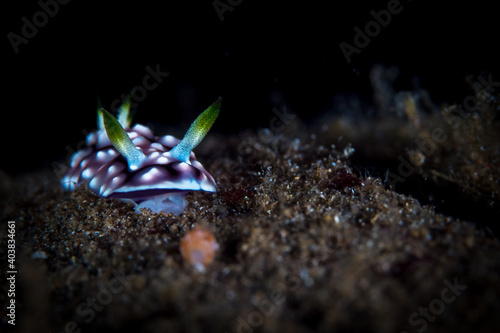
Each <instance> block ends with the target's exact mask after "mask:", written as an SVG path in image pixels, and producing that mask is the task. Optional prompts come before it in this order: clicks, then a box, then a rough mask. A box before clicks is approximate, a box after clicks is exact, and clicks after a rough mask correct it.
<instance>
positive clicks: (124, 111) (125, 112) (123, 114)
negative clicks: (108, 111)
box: [117, 94, 132, 128]
mask: <svg viewBox="0 0 500 333" xmlns="http://www.w3.org/2000/svg"><path fill="white" fill-rule="evenodd" d="M130 96H131V94H130V95H128V96H127V98H126V99H125V100H124V101H123V104H122V105H121V106H120V107H119V108H118V117H117V119H118V122H119V123H120V124H121V125H122V126H123V128H129V127H130V124H131V123H132V116H131V115H130V98H131V97H130Z"/></svg>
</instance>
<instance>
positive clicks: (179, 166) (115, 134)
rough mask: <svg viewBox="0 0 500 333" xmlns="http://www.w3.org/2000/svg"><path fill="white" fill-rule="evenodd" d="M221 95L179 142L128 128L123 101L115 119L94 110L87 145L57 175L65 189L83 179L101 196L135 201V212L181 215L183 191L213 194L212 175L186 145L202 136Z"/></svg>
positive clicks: (127, 106)
mask: <svg viewBox="0 0 500 333" xmlns="http://www.w3.org/2000/svg"><path fill="white" fill-rule="evenodd" d="M220 102H221V98H219V99H218V100H217V101H216V102H215V103H213V104H212V105H211V106H210V107H209V108H208V109H207V110H205V111H204V112H203V113H202V114H201V115H200V116H199V117H198V118H197V119H196V120H195V121H194V122H193V124H192V125H191V127H190V128H189V130H188V132H187V133H186V135H185V136H184V138H183V139H182V140H179V139H177V138H175V137H173V136H171V135H165V136H161V137H157V136H155V135H154V134H153V132H152V131H151V130H150V129H149V128H148V127H146V126H143V125H141V124H136V125H134V126H133V127H132V128H130V121H131V120H130V117H129V109H130V103H129V101H128V100H127V101H125V102H124V104H123V105H122V107H121V108H120V109H119V114H118V120H117V119H115V118H114V117H113V116H111V115H110V114H109V113H108V112H107V111H105V110H104V109H101V108H100V109H98V127H99V129H98V130H97V131H96V132H93V133H90V134H88V135H87V138H86V143H87V147H86V148H84V149H82V150H80V151H78V152H76V153H75V154H74V155H73V156H72V157H71V161H70V168H69V170H68V172H67V173H66V175H65V176H64V177H63V179H62V181H61V182H62V185H63V187H64V188H65V189H67V190H74V189H75V188H76V186H78V185H80V184H81V183H84V182H89V188H90V189H91V190H92V191H93V192H94V193H96V194H98V195H100V196H102V197H106V198H118V199H122V200H126V201H133V202H134V203H136V209H135V210H136V212H137V213H141V209H142V208H149V209H151V210H152V211H153V212H155V213H159V212H160V211H163V212H165V213H173V214H175V215H179V214H181V213H182V212H183V211H184V209H185V208H186V206H187V202H186V200H185V199H184V197H185V196H186V194H187V193H188V192H189V191H206V192H215V191H216V190H217V185H216V184H215V180H214V178H213V177H212V176H211V175H210V174H209V173H208V171H207V170H205V168H204V167H203V165H202V164H201V163H200V162H198V160H197V159H196V156H195V154H194V153H193V152H192V149H193V148H194V147H196V146H197V145H198V144H199V143H200V142H201V140H202V139H203V137H205V135H206V134H207V132H208V130H209V129H210V127H211V126H212V124H213V122H214V121H215V119H216V118H217V115H218V113H219V110H220Z"/></svg>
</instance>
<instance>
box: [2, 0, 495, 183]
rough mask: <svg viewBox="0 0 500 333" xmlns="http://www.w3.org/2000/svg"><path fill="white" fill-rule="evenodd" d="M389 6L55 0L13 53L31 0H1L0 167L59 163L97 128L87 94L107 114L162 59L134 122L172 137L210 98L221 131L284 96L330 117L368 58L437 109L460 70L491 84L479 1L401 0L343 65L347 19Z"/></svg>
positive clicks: (457, 86)
mask: <svg viewBox="0 0 500 333" xmlns="http://www.w3.org/2000/svg"><path fill="white" fill-rule="evenodd" d="M388 2H389V1H377V2H375V1H370V2H355V1H353V2H348V3H347V2H335V3H334V2H331V3H330V2H304V1H301V2H290V1H278V2H273V3H272V4H271V3H269V2H264V1H250V0H244V1H232V3H233V4H237V5H236V6H232V8H233V10H232V11H226V12H224V14H223V17H224V20H223V21H221V19H220V17H219V15H218V14H217V12H216V10H215V8H214V1H211V0H209V1H199V2H192V1H175V2H153V1H141V2H115V3H112V4H110V3H108V2H106V4H103V2H97V1H75V0H74V1H70V2H69V3H67V4H64V5H59V10H58V13H57V14H56V15H55V16H54V17H52V18H49V19H48V21H47V24H46V25H44V26H42V27H40V28H39V29H38V30H39V31H38V33H37V34H36V36H34V37H33V38H30V39H29V41H28V43H27V44H22V45H20V46H19V52H18V53H17V54H16V53H15V52H14V50H13V48H12V46H11V43H10V42H9V39H8V38H7V34H8V33H9V32H13V33H16V34H19V35H21V29H22V26H23V24H24V23H23V21H22V20H21V19H22V17H24V16H25V17H26V18H27V19H28V20H29V21H30V22H33V15H34V14H35V13H37V12H39V11H40V10H41V7H40V4H39V3H38V2H37V1H34V0H29V1H23V2H22V3H16V4H14V5H13V4H12V2H9V3H8V4H4V7H5V8H4V10H3V17H4V18H3V19H2V21H3V22H5V25H4V29H5V30H4V35H3V36H4V37H3V41H4V42H3V46H4V49H3V52H2V53H3V54H4V55H5V57H4V60H3V62H2V64H3V66H4V70H3V73H4V75H2V78H3V80H4V88H3V101H4V103H3V112H2V115H3V121H2V124H3V126H2V131H1V139H2V142H3V147H2V150H3V152H2V165H1V168H0V169H3V170H4V171H6V172H7V173H10V174H16V173H20V172H26V171H30V170H34V169H36V168H40V167H50V165H51V163H52V162H53V161H56V160H62V159H63V158H64V157H65V156H66V155H67V152H66V150H65V147H66V146H70V147H74V148H76V146H77V144H78V142H80V141H81V140H82V139H83V138H84V135H83V134H82V130H88V131H92V130H93V129H95V127H96V125H95V110H96V96H97V95H99V96H100V98H101V100H102V102H103V106H104V107H106V108H107V109H110V105H111V103H112V102H113V101H114V100H115V99H117V98H119V97H120V95H121V94H126V93H128V92H130V90H131V89H132V88H133V87H134V86H136V85H141V84H142V80H143V78H144V76H145V75H146V74H147V71H146V70H145V68H146V66H150V67H152V68H155V67H156V65H158V64H159V67H160V69H161V70H162V71H165V72H169V73H170V75H169V76H168V77H167V78H165V79H164V81H163V82H162V83H161V84H160V85H159V86H158V87H157V88H156V89H154V90H152V91H150V92H148V94H147V97H146V99H145V100H144V101H142V102H140V103H139V106H138V113H137V114H136V116H135V118H134V119H135V121H136V122H140V123H143V124H154V123H156V124H162V125H168V126H174V125H179V126H178V127H176V128H179V130H177V133H175V134H178V135H182V133H183V132H184V131H185V130H186V129H187V126H189V123H190V122H191V121H192V120H194V118H195V117H196V116H197V115H198V114H199V113H200V112H201V111H202V110H204V109H205V108H206V107H207V106H208V105H210V103H212V102H213V101H215V100H216V99H217V97H218V96H222V97H223V106H222V113H221V115H220V117H219V119H218V120H217V122H216V124H215V127H214V128H215V130H216V131H219V132H225V133H237V132H238V131H240V130H242V129H245V128H252V129H256V128H258V127H269V121H270V119H271V118H272V117H273V113H272V109H273V108H274V107H277V108H281V107H282V106H283V105H286V106H287V107H288V109H289V110H290V111H291V112H293V113H295V114H297V115H299V116H300V117H301V118H302V119H304V120H305V121H306V122H310V121H312V120H314V119H315V117H317V116H319V115H321V114H324V113H325V112H335V110H334V109H333V108H332V99H333V96H334V95H335V94H342V93H355V94H358V95H360V96H362V97H363V98H364V99H365V100H366V101H367V103H370V100H371V96H372V90H371V87H370V83H369V77H368V74H369V71H370V69H371V68H372V67H373V65H374V64H377V63H382V64H384V65H396V66H398V67H399V68H400V70H401V73H402V75H401V77H400V78H399V79H398V81H397V82H396V84H397V87H396V88H397V89H411V88H412V79H413V78H418V79H419V81H420V84H421V86H422V87H423V88H425V89H427V90H428V91H429V92H430V94H431V97H432V98H433V100H434V101H435V102H436V103H438V104H439V103H443V102H448V103H454V102H461V101H462V100H463V98H464V97H465V96H466V95H467V94H470V91H469V90H467V85H466V84H465V81H464V78H465V76H466V75H469V74H474V75H477V74H479V73H480V71H484V72H486V73H492V74H493V78H494V79H495V78H498V79H500V76H496V75H495V74H497V73H498V71H497V68H498V61H499V59H500V57H499V51H498V46H499V45H498V40H499V39H498V34H497V32H498V30H499V29H498V12H497V11H496V10H495V9H494V5H493V4H490V5H488V6H486V5H481V4H480V3H478V2H474V3H471V2H466V4H461V3H457V2H454V3H453V4H448V5H442V4H440V5H436V4H435V3H432V2H430V1H415V0H414V1H409V0H406V1H401V6H402V7H403V10H402V11H401V13H399V14H397V15H392V18H391V22H390V23H389V25H388V26H387V27H385V28H382V30H381V32H380V33H379V34H378V35H377V36H375V37H373V38H372V40H371V42H370V44H369V45H368V46H367V47H366V48H364V49H362V50H361V53H360V54H357V55H356V54H354V55H353V56H352V62H351V63H350V64H348V63H347V62H346V59H345V58H344V56H343V54H342V52H341V50H340V48H339V44H340V43H341V42H342V41H344V42H347V43H350V44H353V38H354V34H355V32H354V30H353V28H354V27H355V26H358V27H360V28H361V29H363V30H364V27H365V24H366V23H367V22H369V21H372V20H373V17H372V16H371V15H370V11H371V10H375V11H379V10H382V9H386V8H387V4H388ZM220 3H228V1H227V0H222V1H220ZM238 3H239V4H238ZM497 81H498V80H497ZM157 134H167V133H157Z"/></svg>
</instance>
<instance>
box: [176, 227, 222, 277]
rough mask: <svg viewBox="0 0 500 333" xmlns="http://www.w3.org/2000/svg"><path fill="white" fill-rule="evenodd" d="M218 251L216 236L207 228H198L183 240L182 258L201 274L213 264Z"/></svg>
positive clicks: (181, 245) (181, 246) (181, 247)
mask: <svg viewBox="0 0 500 333" xmlns="http://www.w3.org/2000/svg"><path fill="white" fill-rule="evenodd" d="M218 249H219V244H218V243H217V241H216V239H215V236H214V235H213V233H212V232H210V231H209V230H207V229H205V228H199V227H196V228H194V229H193V230H191V231H189V232H188V233H187V234H186V235H184V237H182V239H181V244H180V251H181V254H182V257H183V258H184V260H185V261H186V262H188V263H189V264H190V265H193V266H194V267H195V268H196V269H197V270H198V271H200V272H204V271H205V269H206V267H207V266H208V265H210V264H211V263H212V261H213V260H214V257H215V253H216V252H217V250H218Z"/></svg>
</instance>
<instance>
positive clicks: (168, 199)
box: [135, 192, 187, 215]
mask: <svg viewBox="0 0 500 333" xmlns="http://www.w3.org/2000/svg"><path fill="white" fill-rule="evenodd" d="M186 194H187V193H186V192H177V193H167V194H163V195H157V196H154V197H152V198H149V199H148V200H145V201H142V202H141V203H139V204H138V205H137V206H136V207H135V212H136V213H138V214H140V213H141V209H143V208H147V209H150V210H151V211H152V212H153V213H159V212H164V213H167V214H168V213H172V214H174V215H181V214H182V212H183V211H184V209H186V206H187V201H186V199H184V197H185V196H186Z"/></svg>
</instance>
